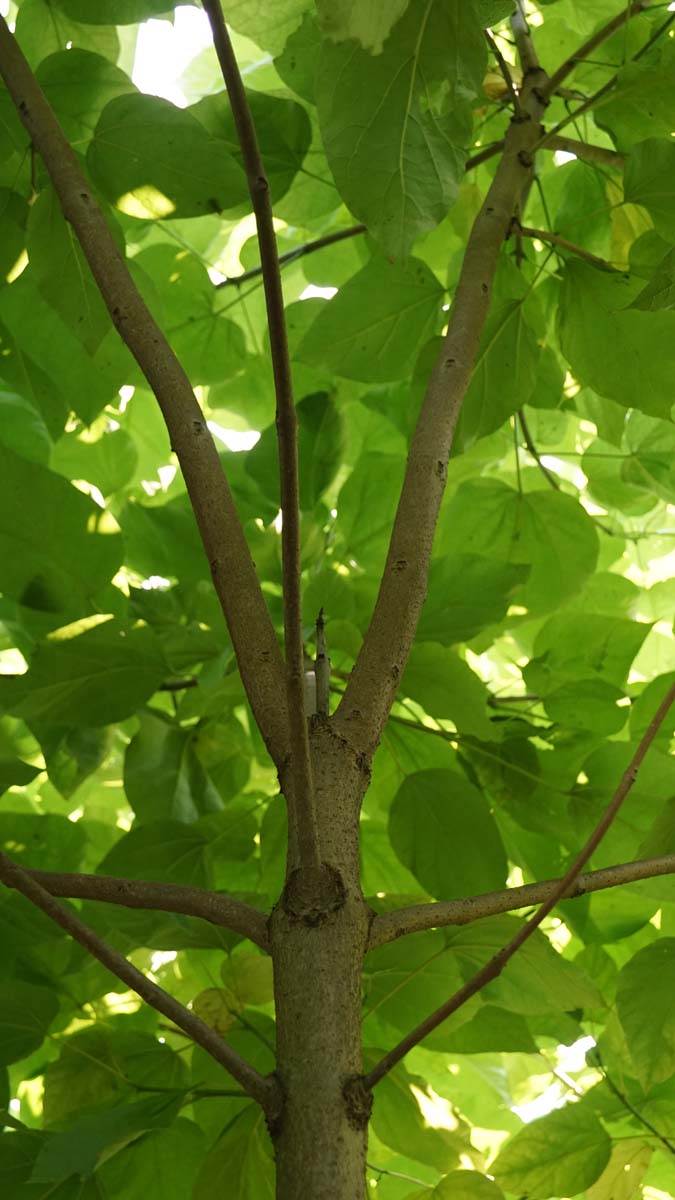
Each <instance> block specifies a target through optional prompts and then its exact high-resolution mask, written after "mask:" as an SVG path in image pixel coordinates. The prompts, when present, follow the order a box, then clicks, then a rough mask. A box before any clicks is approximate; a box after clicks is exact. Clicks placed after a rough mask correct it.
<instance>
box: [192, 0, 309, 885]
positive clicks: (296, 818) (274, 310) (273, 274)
mask: <svg viewBox="0 0 675 1200" xmlns="http://www.w3.org/2000/svg"><path fill="white" fill-rule="evenodd" d="M203 7H204V11H205V12H206V15H207V17H208V19H209V24H210V26H211V32H212V35H213V44H214V47H215V51H216V55H217V57H218V62H219V63H220V69H221V71H222V74H223V79H224V80H225V86H226V88H227V94H228V97H229V101H230V105H231V108H232V116H233V119H234V124H235V127H236V130H237V136H238V138H239V145H240V147H241V153H242V158H243V160H244V167H245V169H246V178H247V180H248V188H249V193H250V196H251V204H252V205H253V212H254V214H255V223H256V229H257V232H258V246H259V249H260V264H261V267H262V277H263V286H264V290H265V304H266V308H267V325H268V329H269V335H270V348H271V351H272V372H273V375H274V390H275V393H276V401H277V412H276V427H277V440H278V444H279V477H280V482H281V514H282V527H281V558H282V576H283V598H284V639H285V646H286V702H287V706H288V724H289V739H290V750H291V759H290V767H289V770H288V775H287V772H286V764H283V766H282V782H283V786H284V790H285V792H286V793H287V802H288V807H289V826H290V828H291V830H292V832H293V834H294V838H295V842H296V846H297V850H298V855H299V859H300V865H301V866H304V867H315V868H318V866H319V864H320V861H321V855H320V850H319V834H318V828H317V821H316V811H315V807H314V786H313V781H312V764H311V759H310V753H309V738H308V734H307V714H306V711H305V665H304V648H303V642H302V585H301V566H300V492H299V483H298V422H297V416H296V412H295V404H294V402H293V381H292V378H291V363H290V357H289V353H288V339H287V336H286V320H285V316H284V298H283V293H282V288H281V272H280V270H279V258H278V255H277V242H276V236H275V233H274V220H273V214H272V204H271V200H270V188H269V182H268V179H267V176H266V174H265V168H264V165H263V161H262V158H261V156H260V150H259V147H258V139H257V136H256V131H255V125H254V122H253V116H252V114H251V109H250V107H249V103H248V99H247V97H246V89H245V88H244V84H243V82H242V78H241V75H240V73H239V67H238V65H237V60H236V57H235V54H234V50H233V49H232V43H231V41H230V37H229V34H228V32H227V26H226V25H225V20H224V18H223V12H222V8H221V4H220V0H203Z"/></svg>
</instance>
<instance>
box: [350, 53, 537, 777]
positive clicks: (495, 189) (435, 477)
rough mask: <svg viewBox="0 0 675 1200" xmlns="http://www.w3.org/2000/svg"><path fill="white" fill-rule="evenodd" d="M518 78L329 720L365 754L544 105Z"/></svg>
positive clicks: (424, 572) (420, 574)
mask: <svg viewBox="0 0 675 1200" xmlns="http://www.w3.org/2000/svg"><path fill="white" fill-rule="evenodd" d="M542 78H545V76H544V75H543V72H538V73H537V74H531V75H530V76H529V77H528V78H526V79H525V82H524V84H523V88H522V90H521V95H520V100H521V108H522V111H523V114H524V119H519V120H514V121H513V122H512V123H511V126H510V128H509V131H508V133H507V135H506V140H505V146H504V155H503V157H502V159H501V161H500V163H499V165H498V167H497V170H496V172H495V176H494V179H493V181H492V184H491V186H490V189H489V191H488V193H487V195H486V197H485V200H484V202H483V205H482V206H481V209H480V211H479V213H478V215H477V217H476V220H475V222H474V225H473V228H472V230H471V234H470V236H469V239H468V242H467V247H466V252H465V255H464V262H463V265H462V270H461V274H460V278H459V282H458V284H457V288H456V291H455V297H454V302H453V305H452V310H451V313H450V320H449V322H448V329H447V333H446V335H445V338H444V340H443V345H442V348H441V352H440V354H439V356H438V358H437V360H436V363H435V365H434V368H433V371H432V373H431V378H430V380H429V384H428V387H427V391H426V395H425V397H424V402H423V405H422V411H421V413H420V416H419V419H418V422H417V427H416V429H415V433H414V435H413V439H412V444H411V447H410V452H409V455H408V463H407V468H406V473H405V478H404V482H403V488H402V491H401V496H400V499H399V504H398V511H397V513H396V518H395V521H394V527H393V530H392V535H391V540H390V543H389V550H388V553H387V560H386V564H385V568H384V572H383V576H382V580H381V582H380V588H379V593H378V597H377V601H376V604H375V610H374V612H373V616H372V618H371V621H370V625H369V627H368V630H367V632H366V635H365V638H364V641H363V644H362V646H361V650H360V652H359V655H358V658H357V660H356V664H355V666H354V670H353V672H352V675H351V678H350V681H349V683H348V684H347V688H346V690H345V694H344V697H343V699H342V702H341V704H340V706H339V708H338V710H337V713H336V714H335V716H334V718H333V719H334V721H335V723H336V725H337V727H338V728H339V731H340V732H341V734H342V735H343V736H346V737H347V739H348V740H350V741H352V742H353V744H354V745H355V747H356V748H357V749H358V750H359V751H360V752H363V753H365V754H366V755H370V754H372V752H373V751H374V749H375V747H376V746H377V743H378V741H379V739H380V736H381V733H382V729H383V728H384V724H385V722H386V720H387V716H388V713H389V711H390V709H391V706H392V703H393V700H394V697H395V695H396V690H397V688H398V685H399V682H400V679H401V676H402V674H403V670H404V667H405V664H406V661H407V658H408V654H409V653H410V648H411V645H412V642H413V638H414V636H415V630H416V628H417V622H418V619H419V614H420V610H421V607H422V604H423V602H424V597H425V593H426V586H427V576H428V571H429V560H430V556H431V546H432V542H433V537H434V530H435V527H436V522H437V519H438V512H439V508H440V503H441V499H442V497H443V491H444V488H445V481H446V476H447V462H448V455H449V453H450V447H451V445H452V439H453V435H454V430H455V425H456V423H457V418H458V416H459V412H460V408H461V405H462V401H463V399H464V396H465V394H466V390H467V388H468V385H469V380H470V378H471V373H472V370H473V365H474V362H475V359H476V354H477V352H478V345H479V342H480V337H481V333H482V330H483V326H484V324H485V320H486V317H487V313H488V309H489V305H490V293H491V290H492V283H493V279H494V275H495V271H496V268H497V262H498V260H499V253H500V249H501V246H502V243H503V241H504V239H505V237H506V236H507V234H508V231H509V229H510V227H511V221H512V219H513V216H514V212H515V210H516V207H517V205H518V201H519V197H520V195H521V192H522V189H523V185H524V183H525V182H526V180H527V178H528V174H529V172H530V169H531V161H532V160H531V154H530V152H531V149H532V147H533V145H534V144H535V142H536V140H537V138H538V135H539V118H540V116H541V113H542V111H543V108H542V105H541V103H540V102H539V100H538V99H537V97H536V92H535V87H534V84H535V82H536V81H539V82H541V80H542Z"/></svg>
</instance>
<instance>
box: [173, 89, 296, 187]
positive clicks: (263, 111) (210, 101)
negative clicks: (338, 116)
mask: <svg viewBox="0 0 675 1200" xmlns="http://www.w3.org/2000/svg"><path fill="white" fill-rule="evenodd" d="M246 98H247V100H248V105H249V108H250V110H251V116H252V118H253V122H254V124H255V130H256V136H257V139H258V148H259V150H260V154H261V156H262V160H263V163H264V164H265V174H266V176H267V182H268V183H269V188H270V198H271V200H272V203H273V204H274V205H275V206H276V205H277V204H278V202H279V201H280V200H281V198H282V197H283V196H285V195H286V193H287V191H288V189H289V188H290V186H291V184H292V183H293V180H294V179H295V177H296V175H297V174H298V171H300V170H301V168H302V164H303V161H304V159H305V156H306V154H307V152H308V150H309V147H310V143H311V140H312V126H311V123H310V120H309V117H308V115H307V111H306V110H305V109H304V108H303V106H302V105H301V104H298V102H297V100H291V99H289V98H287V97H285V96H270V95H267V94H265V93H264V92H256V91H253V90H251V91H248V92H247V95H246ZM190 112H191V113H192V115H194V116H195V117H197V119H198V120H199V121H201V123H202V124H203V125H204V126H205V128H206V129H207V130H208V132H209V133H210V134H211V135H212V136H213V137H217V138H220V139H221V140H222V141H223V142H225V143H227V146H228V148H229V150H230V152H231V154H232V155H233V157H234V158H235V159H236V160H237V161H238V162H239V163H240V164H241V166H242V168H243V167H244V162H243V158H242V155H241V150H240V148H239V138H238V135H237V131H236V127H235V124H234V117H233V115H232V109H231V106H230V104H229V101H228V98H227V93H226V92H218V93H216V95H214V96H205V97H204V99H203V100H200V101H199V103H198V104H195V105H193V106H192V108H191V110H190Z"/></svg>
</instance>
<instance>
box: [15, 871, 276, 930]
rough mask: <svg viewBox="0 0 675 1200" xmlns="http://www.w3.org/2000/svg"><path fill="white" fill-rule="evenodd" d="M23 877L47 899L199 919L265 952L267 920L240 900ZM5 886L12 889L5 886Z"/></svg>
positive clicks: (133, 884) (101, 878) (101, 879)
mask: <svg viewBox="0 0 675 1200" xmlns="http://www.w3.org/2000/svg"><path fill="white" fill-rule="evenodd" d="M25 872H26V875H29V876H30V877H31V879H34V880H35V882H36V883H39V884H40V886H41V887H42V888H44V890H45V891H46V892H49V894H50V896H62V897H63V898H67V899H69V900H100V901H102V902H103V903H104V904H120V905H122V906H123V907H124V908H143V909H147V910H149V911H152V910H155V911H157V910H158V911H160V912H166V913H180V914H181V915H182V916H184V917H201V919H202V920H203V921H209V922H210V923H211V924H212V925H220V926H222V927H223V928H225V929H230V930H232V932H233V933H241V934H243V935H244V937H247V938H248V939H249V941H251V942H254V943H255V945H256V946H260V948H261V950H269V938H268V936H267V917H266V916H265V914H264V913H262V912H260V911H259V910H258V909H256V908H252V907H251V905H249V904H245V903H244V902H243V900H235V899H234V898H233V897H232V896H223V895H221V894H220V893H219V892H209V891H206V890H205V889H202V888H196V887H185V886H183V885H182V884H178V883H152V882H147V881H145V880H136V879H118V878H116V877H115V876H113V875H82V874H78V873H77V872H74V873H70V872H67V871H37V870H33V869H28V868H25ZM8 886H12V885H10V884H8Z"/></svg>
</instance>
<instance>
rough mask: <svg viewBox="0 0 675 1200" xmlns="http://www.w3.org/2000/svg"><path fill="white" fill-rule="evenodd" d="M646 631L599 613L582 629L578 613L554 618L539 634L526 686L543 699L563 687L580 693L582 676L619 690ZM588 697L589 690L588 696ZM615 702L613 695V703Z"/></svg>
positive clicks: (642, 624) (598, 693)
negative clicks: (578, 689) (572, 688)
mask: <svg viewBox="0 0 675 1200" xmlns="http://www.w3.org/2000/svg"><path fill="white" fill-rule="evenodd" d="M650 629H651V626H650V625H648V624H647V623H646V622H644V621H629V620H627V619H625V618H623V617H605V616H600V615H599V614H597V613H586V615H585V617H584V622H583V626H582V627H581V628H580V626H579V618H578V616H577V614H575V613H569V614H568V613H564V612H562V613H559V614H556V615H555V616H553V617H550V618H549V620H548V621H547V622H546V624H545V625H543V626H542V628H541V629H540V631H539V633H538V634H537V637H536V639H535V642H534V649H533V653H532V657H531V659H530V661H529V663H528V664H527V666H526V667H525V668H524V670H523V676H524V678H525V680H526V682H527V685H528V687H531V688H532V689H533V690H535V691H539V692H544V693H546V694H547V695H548V693H549V692H551V691H552V690H553V689H555V688H557V687H560V686H563V685H564V684H574V685H576V686H577V688H580V687H581V680H580V676H583V675H588V676H591V675H592V676H594V677H595V680H596V681H598V680H603V681H604V682H605V683H608V684H611V685H613V687H614V688H615V689H617V688H620V687H622V686H623V684H624V683H625V681H626V679H627V676H628V672H629V670H630V666H631V663H632V662H633V659H634V658H635V656H636V654H637V653H638V651H639V649H640V647H641V646H642V644H643V642H644V640H645V638H646V637H647V635H648V633H649V631H650ZM592 682H593V681H591V680H589V683H591V684H592ZM584 686H587V685H584ZM582 690H583V689H582ZM577 694H580V693H579V692H578V693H577ZM592 694H593V689H592V687H591V693H590V695H591V697H592ZM595 695H596V698H597V699H598V700H599V699H600V697H601V695H602V690H597V691H596V692H595ZM605 698H606V699H607V694H606V693H605ZM618 698H619V697H618V696H617V695H616V692H614V702H616V700H617V699H618ZM563 702H564V695H563ZM575 727H576V724H575ZM598 732H600V731H598Z"/></svg>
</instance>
